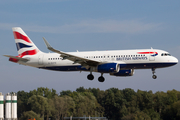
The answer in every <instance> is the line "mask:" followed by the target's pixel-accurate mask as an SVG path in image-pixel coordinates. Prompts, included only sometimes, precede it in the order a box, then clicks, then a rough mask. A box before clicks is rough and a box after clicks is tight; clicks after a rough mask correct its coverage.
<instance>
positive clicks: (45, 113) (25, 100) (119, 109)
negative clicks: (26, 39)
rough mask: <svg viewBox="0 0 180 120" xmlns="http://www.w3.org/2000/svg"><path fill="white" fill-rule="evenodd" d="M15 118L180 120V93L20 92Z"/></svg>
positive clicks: (81, 88) (116, 90) (123, 91)
mask: <svg viewBox="0 0 180 120" xmlns="http://www.w3.org/2000/svg"><path fill="white" fill-rule="evenodd" d="M17 95H18V101H17V102H18V118H19V120H27V119H29V118H36V120H43V118H45V119H46V120H49V119H48V118H51V119H52V120H63V118H64V117H70V116H73V117H82V116H84V115H86V116H91V117H97V116H100V117H107V118H108V119H109V120H180V92H179V91H176V90H171V91H167V92H156V93H153V92H152V91H141V90H138V91H137V92H135V91H134V90H133V89H130V88H126V89H123V90H119V89H118V88H110V89H108V90H105V91H104V90H100V89H98V88H89V89H85V88H84V87H80V88H77V89H76V91H70V90H67V91H61V92H60V93H57V92H56V90H54V89H48V88H42V87H41V88H38V89H37V90H33V91H30V92H24V91H19V92H18V93H17Z"/></svg>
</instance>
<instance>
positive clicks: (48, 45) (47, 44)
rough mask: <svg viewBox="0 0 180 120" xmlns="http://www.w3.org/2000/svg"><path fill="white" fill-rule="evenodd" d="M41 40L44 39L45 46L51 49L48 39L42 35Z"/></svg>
mask: <svg viewBox="0 0 180 120" xmlns="http://www.w3.org/2000/svg"><path fill="white" fill-rule="evenodd" d="M43 40H44V42H45V44H46V47H47V48H48V49H52V47H51V45H50V44H49V43H48V41H47V40H46V39H45V38H44V37H43Z"/></svg>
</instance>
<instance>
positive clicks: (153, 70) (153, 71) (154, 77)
mask: <svg viewBox="0 0 180 120" xmlns="http://www.w3.org/2000/svg"><path fill="white" fill-rule="evenodd" d="M154 73H155V68H152V74H153V76H152V78H153V79H156V78H157V76H156V75H154Z"/></svg>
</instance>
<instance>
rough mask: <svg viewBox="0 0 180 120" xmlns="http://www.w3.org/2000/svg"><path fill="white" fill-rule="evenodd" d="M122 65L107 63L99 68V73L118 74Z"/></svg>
mask: <svg viewBox="0 0 180 120" xmlns="http://www.w3.org/2000/svg"><path fill="white" fill-rule="evenodd" d="M119 70H120V65H119V64H117V63H105V64H101V65H98V66H97V71H98V72H101V73H117V72H119Z"/></svg>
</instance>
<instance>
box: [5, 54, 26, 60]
mask: <svg viewBox="0 0 180 120" xmlns="http://www.w3.org/2000/svg"><path fill="white" fill-rule="evenodd" d="M4 56H5V57H9V58H14V59H17V60H20V61H23V62H27V61H29V60H28V59H26V58H20V57H16V56H11V55H4Z"/></svg>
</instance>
